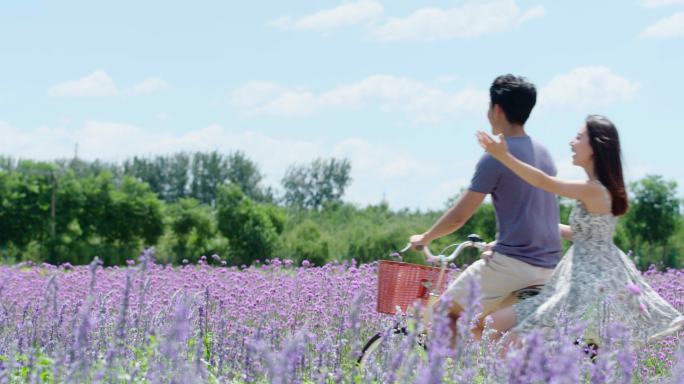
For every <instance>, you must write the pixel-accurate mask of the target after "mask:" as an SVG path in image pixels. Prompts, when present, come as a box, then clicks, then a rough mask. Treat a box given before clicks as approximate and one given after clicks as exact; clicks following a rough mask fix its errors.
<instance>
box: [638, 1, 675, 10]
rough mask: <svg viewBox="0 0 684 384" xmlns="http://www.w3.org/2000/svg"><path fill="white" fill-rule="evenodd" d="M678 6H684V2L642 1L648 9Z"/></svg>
mask: <svg viewBox="0 0 684 384" xmlns="http://www.w3.org/2000/svg"><path fill="white" fill-rule="evenodd" d="M676 4H684V0H641V5H642V6H644V7H646V8H657V7H664V6H668V5H676Z"/></svg>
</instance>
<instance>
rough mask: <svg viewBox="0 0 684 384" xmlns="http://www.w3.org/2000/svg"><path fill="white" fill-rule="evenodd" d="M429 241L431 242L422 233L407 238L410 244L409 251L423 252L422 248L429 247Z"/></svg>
mask: <svg viewBox="0 0 684 384" xmlns="http://www.w3.org/2000/svg"><path fill="white" fill-rule="evenodd" d="M431 241H432V240H430V239H428V238H427V236H425V234H424V233H422V234H420V235H413V236H411V237H410V238H409V242H410V243H411V249H413V250H416V251H421V250H423V247H427V246H428V245H430V242H431Z"/></svg>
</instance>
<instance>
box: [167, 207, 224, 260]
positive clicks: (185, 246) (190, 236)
mask: <svg viewBox="0 0 684 384" xmlns="http://www.w3.org/2000/svg"><path fill="white" fill-rule="evenodd" d="M211 214H212V212H211V209H210V208H209V207H208V206H206V205H202V204H200V203H199V201H197V200H195V199H192V198H184V199H181V200H179V201H178V202H177V203H175V204H172V205H170V206H169V207H168V209H167V215H168V220H169V227H170V229H171V233H172V234H173V239H172V240H171V242H172V251H173V253H174V254H175V255H176V258H175V260H174V261H175V262H176V263H178V262H180V261H181V260H182V259H188V260H189V261H191V262H196V261H197V259H198V258H199V257H200V256H201V255H206V254H208V253H213V252H212V251H214V249H212V240H213V239H214V237H215V235H216V230H215V228H214V223H213V221H212V217H211Z"/></svg>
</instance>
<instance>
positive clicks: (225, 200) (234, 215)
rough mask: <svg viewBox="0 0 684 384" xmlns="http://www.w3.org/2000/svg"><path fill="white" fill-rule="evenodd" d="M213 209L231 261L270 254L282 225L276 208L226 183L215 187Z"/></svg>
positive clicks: (240, 261) (271, 254)
mask: <svg viewBox="0 0 684 384" xmlns="http://www.w3.org/2000/svg"><path fill="white" fill-rule="evenodd" d="M216 208H217V212H216V215H217V217H216V218H217V226H218V230H219V231H220V232H221V234H222V235H223V236H225V237H226V238H227V239H228V241H229V242H230V256H231V258H230V260H231V263H232V264H234V265H242V264H251V263H252V262H253V261H254V260H256V259H265V258H271V257H273V250H274V249H275V246H276V244H277V242H278V235H280V234H281V233H282V231H283V226H284V215H283V213H282V212H281V210H280V209H279V208H278V207H275V206H273V205H269V204H258V203H255V202H254V201H253V200H251V199H250V198H249V197H247V196H246V195H245V194H244V193H243V192H242V191H241V190H240V188H239V187H238V186H237V185H234V184H227V185H222V186H220V187H219V188H218V196H217V207H216Z"/></svg>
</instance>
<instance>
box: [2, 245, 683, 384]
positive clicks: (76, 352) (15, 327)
mask: <svg viewBox="0 0 684 384" xmlns="http://www.w3.org/2000/svg"><path fill="white" fill-rule="evenodd" d="M304 264H305V265H304V266H299V267H297V266H293V265H292V263H291V262H289V261H287V260H285V261H281V260H278V259H275V260H272V261H269V262H266V263H261V264H258V265H256V266H252V267H249V268H245V269H238V268H235V267H232V268H231V267H225V266H222V265H221V260H220V258H218V256H214V257H213V258H209V260H207V259H206V258H203V259H201V261H200V263H199V264H197V265H185V266H182V267H173V268H172V267H170V266H166V265H160V264H156V263H154V262H153V255H152V253H151V252H146V253H145V254H143V255H142V256H141V257H140V258H139V260H136V261H130V262H129V266H128V267H124V268H121V267H108V268H103V267H102V266H101V265H99V264H98V263H97V262H93V263H92V264H91V265H90V266H79V267H72V266H70V265H62V266H59V267H56V266H51V265H27V264H20V265H15V266H3V267H0V383H8V382H9V383H40V382H48V383H62V382H67V383H90V382H92V383H195V382H198V383H205V382H206V383H248V382H265V383H294V382H296V383H299V382H311V383H319V382H320V383H338V382H354V383H366V382H371V383H372V382H377V383H384V382H400V383H403V382H419V383H440V382H445V383H461V382H463V383H470V382H477V383H499V382H503V383H508V382H511V383H528V382H539V383H576V382H587V383H605V382H608V383H613V382H614V383H631V382H663V383H670V382H677V383H679V382H684V367H682V366H683V365H684V354H683V351H682V349H681V347H680V344H681V343H682V340H683V339H684V335H682V334H680V335H677V336H671V337H668V338H666V339H663V340H662V341H661V342H659V343H657V344H653V345H649V346H648V347H645V348H641V349H639V350H632V349H631V348H630V347H629V345H627V344H625V343H623V342H622V340H623V339H624V335H625V333H624V329H622V327H621V326H620V324H619V323H614V324H609V325H608V326H607V331H608V333H607V335H608V336H607V340H608V342H607V343H606V345H603V346H601V347H600V351H599V355H598V358H597V359H596V360H595V361H593V362H592V361H591V360H590V359H589V358H588V357H587V355H586V354H585V353H584V352H583V351H582V348H581V347H578V346H576V345H574V344H573V340H574V338H573V335H575V334H576V333H577V332H580V331H581V329H580V328H581V325H578V324H562V325H559V330H558V337H557V339H556V340H555V341H554V342H546V341H544V342H542V340H541V338H540V336H539V335H536V334H532V335H529V336H527V337H526V339H525V343H524V346H523V347H521V348H520V349H516V348H512V349H510V350H508V351H506V352H503V351H501V350H500V349H499V346H498V345H497V344H496V343H493V342H490V341H488V339H487V338H485V339H484V340H483V341H482V342H475V341H473V340H471V339H470V338H468V337H467V333H466V332H465V329H467V321H468V319H469V318H470V319H472V317H473V314H474V313H475V311H476V309H477V308H476V306H475V305H474V306H473V307H471V308H469V310H468V311H466V315H465V316H464V317H463V318H462V321H461V323H460V324H459V332H460V333H462V335H461V338H460V340H461V342H460V343H459V344H458V345H457V346H456V348H454V349H452V348H451V347H450V345H449V343H448V339H449V337H448V335H447V334H448V333H449V332H450V330H449V327H448V326H447V325H446V324H447V322H446V318H445V317H444V316H442V315H441V312H439V310H438V313H437V316H436V317H435V321H434V322H433V323H432V324H431V328H432V329H431V330H430V332H429V334H430V335H431V336H430V338H429V344H428V345H429V348H428V349H427V351H425V350H423V349H422V348H421V347H419V346H417V343H416V340H415V339H416V335H417V334H420V333H422V332H423V329H421V325H420V324H413V323H410V324H409V329H410V330H411V331H410V332H409V335H408V336H405V337H404V336H401V337H400V336H391V337H390V339H389V342H387V343H385V344H383V345H382V346H381V347H380V348H379V349H378V350H377V351H376V352H375V353H374V355H373V359H371V360H370V361H369V362H368V363H366V364H365V365H363V366H358V365H357V364H356V363H355V362H356V359H357V357H358V353H359V350H360V349H361V347H362V345H363V344H364V343H365V341H366V340H367V339H368V338H369V337H371V336H372V335H373V334H375V333H376V332H379V331H382V330H385V331H387V330H389V329H390V328H391V327H392V325H393V324H394V321H395V319H394V318H392V317H391V316H388V315H381V314H377V313H376V312H375V295H376V293H375V290H376V269H377V267H376V264H374V263H372V264H363V265H360V266H356V265H355V264H327V265H325V266H322V267H313V266H309V265H307V264H308V263H306V262H305V263H304ZM454 273H456V272H455V271H454ZM645 274H646V275H647V279H648V281H649V282H650V283H651V285H652V286H653V287H654V288H655V289H656V290H658V291H659V292H660V294H661V295H663V297H665V298H666V299H667V300H668V301H670V302H671V303H673V305H674V306H675V307H676V308H677V309H679V310H680V311H681V310H684V272H681V271H678V270H669V271H667V272H658V271H655V270H650V271H648V272H646V273H645ZM474 291H476V287H474ZM473 295H475V292H474V293H473ZM442 306H443V305H442ZM386 333H387V334H388V335H389V334H390V333H389V332H386Z"/></svg>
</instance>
